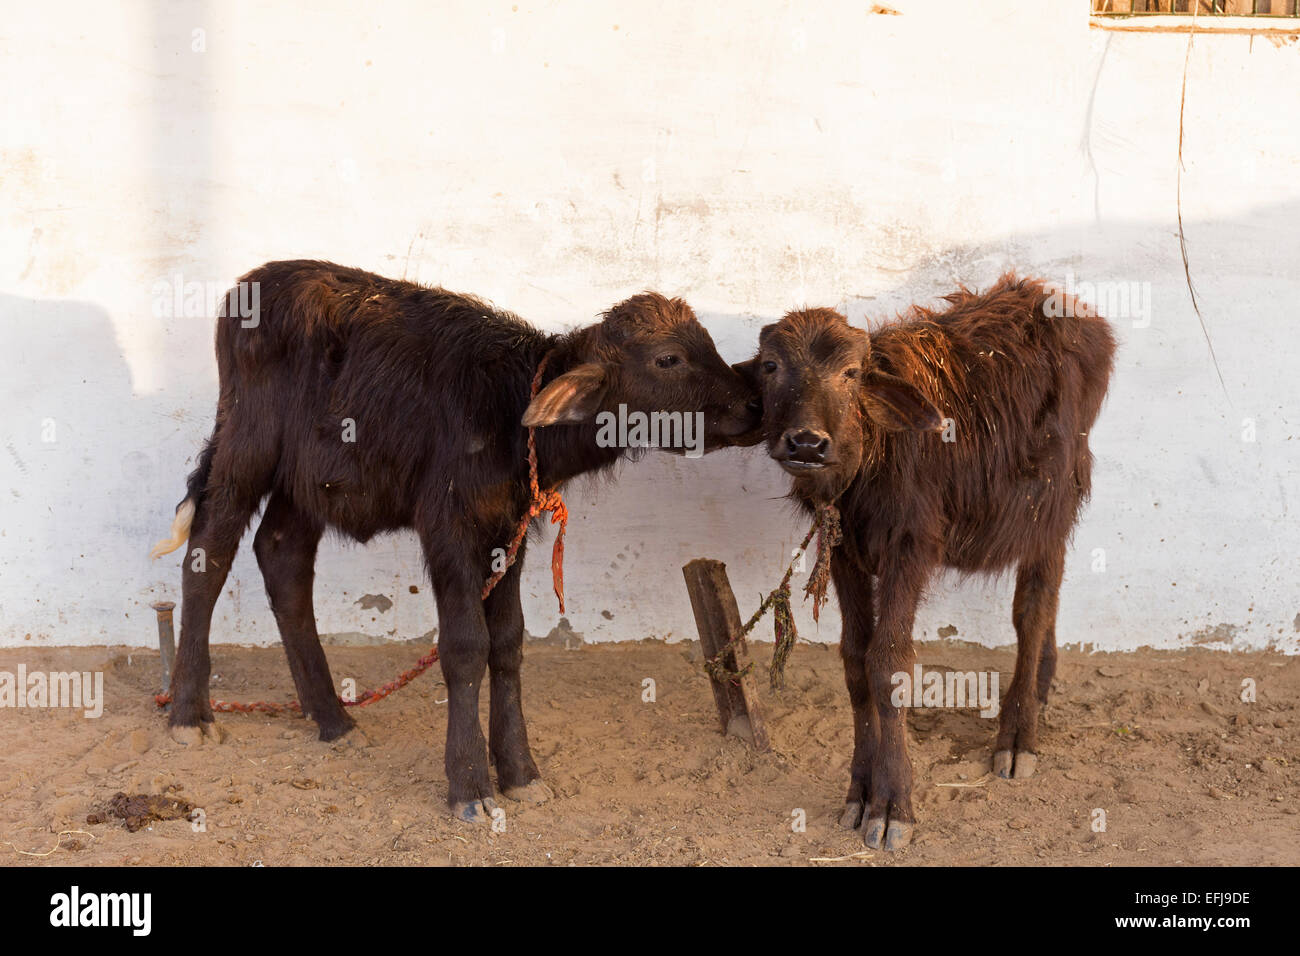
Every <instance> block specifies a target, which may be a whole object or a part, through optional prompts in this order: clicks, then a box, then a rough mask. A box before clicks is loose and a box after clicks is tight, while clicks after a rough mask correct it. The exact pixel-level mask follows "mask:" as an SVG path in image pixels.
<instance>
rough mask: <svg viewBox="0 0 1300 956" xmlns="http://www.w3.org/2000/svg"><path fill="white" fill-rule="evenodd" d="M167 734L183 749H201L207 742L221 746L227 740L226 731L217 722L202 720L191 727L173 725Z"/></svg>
mask: <svg viewBox="0 0 1300 956" xmlns="http://www.w3.org/2000/svg"><path fill="white" fill-rule="evenodd" d="M167 733H168V735H169V736H170V737H171V739H172V740H174V741H176V743H178V744H180V745H181V746H183V747H200V746H202V745H203V744H204V743H205V742H206V743H212V744H219V743H223V742H224V741H225V739H226V731H225V730H224V729H223V728H222V726H221V725H220V724H219V723H217V722H216V721H215V720H200V721H199V722H198V723H197V724H193V725H191V726H189V727H177V726H175V725H173V726H171V727H168V728H167Z"/></svg>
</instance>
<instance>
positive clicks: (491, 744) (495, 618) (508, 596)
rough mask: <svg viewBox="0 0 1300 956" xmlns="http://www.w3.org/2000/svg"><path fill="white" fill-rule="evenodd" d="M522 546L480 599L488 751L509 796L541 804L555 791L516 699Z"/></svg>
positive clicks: (521, 621)
mask: <svg viewBox="0 0 1300 956" xmlns="http://www.w3.org/2000/svg"><path fill="white" fill-rule="evenodd" d="M523 564H524V549H523V548H522V547H521V548H520V549H519V557H518V559H517V560H516V561H515V563H514V564H513V565H512V566H511V567H510V569H509V570H508V571H506V573H505V577H503V578H502V579H501V580H500V581H499V582H497V586H496V587H495V588H494V589H493V590H492V593H491V594H489V595H488V596H487V599H486V600H485V601H484V603H483V611H484V615H485V616H486V618H487V625H488V631H489V634H490V640H491V650H490V653H489V655H488V667H489V670H490V672H491V675H492V678H491V683H492V691H491V704H490V711H489V717H488V750H489V752H490V753H491V755H492V763H493V764H494V765H495V766H496V768H497V783H498V784H499V785H500V787H501V792H502V793H504V794H505V795H506V796H507V797H509V798H510V799H511V800H521V801H523V802H525V803H541V802H543V801H545V800H548V799H550V798H551V797H552V796H554V794H553V793H552V792H551V788H550V787H548V786H547V785H546V784H544V783H543V782H542V775H541V773H540V772H538V770H537V763H536V762H535V761H534V760H533V754H532V750H531V749H530V748H529V746H528V728H527V727H526V726H525V724H524V710H523V703H522V701H521V700H520V689H521V688H520V679H519V670H520V665H521V664H522V663H523V656H524V654H523V647H524V609H523V606H522V605H521V604H520V601H519V573H520V570H521V569H522V568H523Z"/></svg>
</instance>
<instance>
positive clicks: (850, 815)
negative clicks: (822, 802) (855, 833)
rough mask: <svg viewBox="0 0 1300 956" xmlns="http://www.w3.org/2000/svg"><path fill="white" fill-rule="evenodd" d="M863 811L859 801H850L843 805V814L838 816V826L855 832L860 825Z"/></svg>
mask: <svg viewBox="0 0 1300 956" xmlns="http://www.w3.org/2000/svg"><path fill="white" fill-rule="evenodd" d="M864 809H865V808H864V807H863V806H862V801H861V800H851V801H849V802H848V803H846V804H844V812H843V813H841V814H840V826H841V827H843V828H844V829H845V830H856V829H857V828H858V827H860V826H861V825H862V811H863V810H864Z"/></svg>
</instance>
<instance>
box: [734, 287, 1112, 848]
mask: <svg viewBox="0 0 1300 956" xmlns="http://www.w3.org/2000/svg"><path fill="white" fill-rule="evenodd" d="M947 302H948V303H949V308H947V309H946V310H943V311H941V312H936V311H931V310H929V309H922V308H913V309H912V310H911V311H910V312H909V313H908V314H906V315H904V316H902V317H901V318H900V321H898V322H897V323H894V324H889V325H885V326H883V327H881V328H878V329H876V330H875V331H873V332H871V333H870V334H868V333H867V332H864V331H863V330H861V329H856V328H853V327H851V326H850V325H849V324H848V322H847V320H846V319H845V318H844V316H842V315H840V314H839V313H838V312H835V311H833V310H831V309H809V310H803V311H798V312H791V313H790V314H788V315H786V316H785V317H784V318H783V319H782V320H781V321H780V322H779V323H777V324H776V325H771V326H768V327H766V328H765V329H763V332H762V335H761V338H760V348H759V354H758V356H757V357H756V358H755V359H753V360H751V361H750V362H749V363H746V364H745V366H744V367H743V371H745V373H746V374H747V375H750V376H752V377H753V378H754V379H755V380H756V381H757V382H759V383H760V384H761V388H762V392H763V406H764V428H765V433H766V438H767V445H768V452H769V454H770V455H771V456H772V457H773V458H774V459H776V460H777V461H778V462H780V463H781V465H782V467H784V468H785V469H786V471H788V472H789V473H790V474H792V475H793V476H794V481H793V485H792V494H793V496H794V497H795V498H796V499H798V500H799V501H801V502H802V503H803V504H804V505H805V506H806V507H808V508H809V509H811V508H814V507H815V506H816V505H818V504H822V503H826V502H835V503H837V504H838V507H839V509H840V511H841V514H842V516H843V535H844V539H843V543H842V544H841V545H840V547H839V548H837V549H836V550H835V553H834V556H833V560H832V574H833V578H834V581H835V589H836V594H837V596H838V599H839V602H840V608H841V611H842V613H843V618H844V625H843V635H842V642H841V649H842V654H843V657H844V668H845V679H846V682H847V684H848V689H849V696H850V698H851V700H852V703H853V710H854V722H855V730H856V735H855V739H856V743H855V746H854V754H853V765H852V781H851V783H850V786H849V793H848V805H847V808H846V811H845V815H844V823H845V824H846V825H849V826H855V827H856V826H858V825H859V824H860V823H861V826H862V830H863V836H864V838H865V840H866V842H867V844H868V845H870V846H873V847H878V846H881V845H882V844H883V845H884V846H886V848H896V847H899V846H903V845H905V844H906V843H907V842H908V840H909V839H910V836H911V831H912V824H913V822H914V820H915V817H914V815H913V812H912V800H911V791H912V771H911V765H910V762H909V761H908V757H907V752H906V748H905V745H904V716H903V714H901V713H900V712H899V710H898V709H896V708H895V707H894V706H893V705H892V704H891V702H890V696H891V691H892V689H893V685H892V684H891V676H892V675H894V674H896V673H898V672H906V673H909V674H910V672H911V668H912V661H913V649H912V623H913V619H914V616H915V612H916V607H917V603H918V602H919V600H920V599H921V596H922V594H923V593H924V591H925V589H926V586H927V584H928V582H929V580H930V578H931V576H932V575H933V573H934V572H935V571H936V570H937V569H938V568H940V567H950V568H955V569H957V570H959V571H961V572H965V573H976V572H983V573H997V572H1001V571H1004V570H1007V569H1009V568H1011V567H1013V566H1014V567H1016V568H1017V572H1016V595H1015V608H1014V615H1013V616H1014V624H1015V629H1016V635H1017V638H1018V640H1019V654H1018V657H1017V662H1016V673H1015V677H1014V679H1013V680H1012V682H1011V685H1010V687H1009V688H1008V689H1007V691H1006V694H1005V699H1004V701H1003V704H1002V710H1001V716H1000V730H999V733H998V736H997V742H996V744H995V748H994V749H995V759H994V764H995V770H996V771H997V772H998V773H999V774H1000V775H1001V776H1010V775H1012V774H1013V773H1014V775H1015V776H1017V777H1023V776H1028V775H1029V774H1030V773H1032V771H1033V764H1034V761H1035V756H1034V751H1035V747H1036V733H1037V720H1038V715H1039V707H1040V704H1041V702H1042V701H1044V700H1045V699H1046V697H1047V692H1048V689H1049V687H1050V685H1051V680H1052V674H1053V672H1054V669H1055V663H1056V637H1055V622H1056V606H1057V593H1058V591H1059V588H1060V583H1061V575H1062V570H1063V567H1064V560H1065V547H1066V542H1067V539H1068V538H1069V536H1070V533H1071V529H1072V528H1073V526H1074V523H1075V520H1076V518H1077V516H1078V514H1079V509H1080V506H1081V504H1082V503H1083V501H1084V500H1085V499H1086V498H1087V497H1088V493H1089V490H1090V487H1091V483H1090V474H1091V466H1092V455H1091V453H1090V452H1089V450H1088V432H1089V430H1090V429H1091V427H1092V423H1093V421H1094V420H1095V419H1096V417H1097V413H1098V411H1099V409H1100V408H1101V403H1102V399H1103V398H1104V396H1105V393H1106V387H1107V384H1108V382H1109V379H1110V373H1111V365H1112V360H1113V355H1114V350H1115V343H1114V338H1113V336H1112V334H1111V331H1110V328H1109V327H1108V325H1107V324H1106V322H1105V321H1104V320H1103V319H1100V318H1098V317H1096V316H1095V315H1094V314H1093V313H1091V312H1090V311H1089V310H1088V309H1087V307H1086V306H1084V305H1083V304H1082V303H1079V302H1077V301H1076V300H1073V299H1069V298H1068V297H1065V296H1062V295H1060V294H1059V293H1053V292H1052V291H1051V290H1049V289H1048V288H1047V287H1046V286H1044V285H1043V283H1041V282H1038V281H1034V280H1021V279H1017V278H1015V277H1014V276H1011V275H1007V276H1004V277H1003V278H1002V279H1001V280H1000V281H999V282H998V283H997V284H996V285H995V286H994V287H993V288H992V289H990V290H989V291H988V292H986V293H984V294H977V293H974V292H970V291H968V290H966V289H962V290H961V291H959V292H957V293H955V294H953V295H950V296H948V297H947ZM873 578H874V588H875V591H874V599H873Z"/></svg>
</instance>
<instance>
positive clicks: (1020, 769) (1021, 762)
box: [993, 750, 1038, 780]
mask: <svg viewBox="0 0 1300 956" xmlns="http://www.w3.org/2000/svg"><path fill="white" fill-rule="evenodd" d="M1036 769H1038V755H1037V754H1035V753H1031V752H1030V751H1028V750H1016V751H1014V752H1013V751H1010V750H999V751H997V752H996V753H995V754H993V773H994V774H995V775H996V776H999V777H1001V778H1002V779H1003V780H1011V779H1015V780H1024V779H1026V778H1027V777H1032V776H1033V775H1034V771H1035V770H1036Z"/></svg>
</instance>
